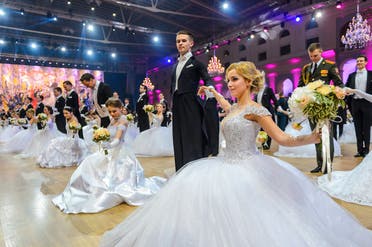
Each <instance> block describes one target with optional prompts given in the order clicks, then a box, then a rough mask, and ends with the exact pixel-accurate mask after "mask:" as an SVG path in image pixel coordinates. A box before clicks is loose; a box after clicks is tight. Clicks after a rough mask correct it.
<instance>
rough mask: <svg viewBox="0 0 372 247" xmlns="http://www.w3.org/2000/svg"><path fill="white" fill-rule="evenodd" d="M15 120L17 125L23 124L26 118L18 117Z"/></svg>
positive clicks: (25, 122)
mask: <svg viewBox="0 0 372 247" xmlns="http://www.w3.org/2000/svg"><path fill="white" fill-rule="evenodd" d="M17 122H18V124H19V125H25V124H27V119H26V118H19V119H18V120H17Z"/></svg>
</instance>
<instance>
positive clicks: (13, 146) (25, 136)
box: [1, 109, 37, 153]
mask: <svg viewBox="0 0 372 247" xmlns="http://www.w3.org/2000/svg"><path fill="white" fill-rule="evenodd" d="M34 114H35V111H34V109H28V110H27V112H26V116H27V118H28V119H30V120H29V121H28V123H25V124H18V128H20V126H26V127H27V129H22V130H20V131H19V132H17V133H16V134H15V135H14V136H12V137H10V139H9V140H8V141H7V142H5V143H4V146H3V148H2V149H1V152H2V153H20V152H22V151H23V150H24V149H25V148H26V147H27V146H28V145H29V144H30V143H31V140H32V138H33V136H34V135H35V134H36V130H37V127H36V124H37V119H36V118H34ZM16 121H17V120H16Z"/></svg>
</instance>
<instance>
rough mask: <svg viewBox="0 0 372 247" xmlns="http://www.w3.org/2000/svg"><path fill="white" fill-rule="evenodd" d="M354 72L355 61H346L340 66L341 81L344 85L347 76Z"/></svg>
mask: <svg viewBox="0 0 372 247" xmlns="http://www.w3.org/2000/svg"><path fill="white" fill-rule="evenodd" d="M355 70H356V59H349V60H347V61H346V62H345V63H344V65H343V66H342V81H343V82H344V83H346V81H347V78H348V77H349V75H350V74H351V73H353V72H355Z"/></svg>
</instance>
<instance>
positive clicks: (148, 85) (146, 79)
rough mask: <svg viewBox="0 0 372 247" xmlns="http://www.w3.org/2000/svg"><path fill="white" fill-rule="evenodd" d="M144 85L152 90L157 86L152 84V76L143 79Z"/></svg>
mask: <svg viewBox="0 0 372 247" xmlns="http://www.w3.org/2000/svg"><path fill="white" fill-rule="evenodd" d="M142 85H144V86H146V87H147V89H148V90H150V91H152V90H154V88H155V86H154V85H153V84H152V82H151V80H150V78H148V77H147V76H146V77H145V79H144V80H143V81H142Z"/></svg>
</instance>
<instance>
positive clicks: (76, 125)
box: [68, 122, 81, 134]
mask: <svg viewBox="0 0 372 247" xmlns="http://www.w3.org/2000/svg"><path fill="white" fill-rule="evenodd" d="M68 128H69V129H70V130H71V131H72V133H74V134H76V133H77V132H78V131H79V130H80V129H81V125H80V124H79V123H78V122H71V123H69V124H68Z"/></svg>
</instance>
